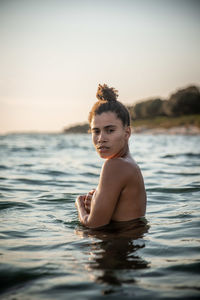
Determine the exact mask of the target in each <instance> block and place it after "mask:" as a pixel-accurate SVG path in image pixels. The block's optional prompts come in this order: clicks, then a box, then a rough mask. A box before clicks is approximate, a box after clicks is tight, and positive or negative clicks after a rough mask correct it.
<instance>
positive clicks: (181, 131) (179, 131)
mask: <svg viewBox="0 0 200 300" xmlns="http://www.w3.org/2000/svg"><path fill="white" fill-rule="evenodd" d="M132 133H134V134H147V135H148V134H153V135H158V134H166V135H200V128H199V127H197V126H193V125H191V126H176V127H171V128H163V127H157V128H147V127H145V126H141V127H140V126H138V127H135V128H134V127H133V128H132Z"/></svg>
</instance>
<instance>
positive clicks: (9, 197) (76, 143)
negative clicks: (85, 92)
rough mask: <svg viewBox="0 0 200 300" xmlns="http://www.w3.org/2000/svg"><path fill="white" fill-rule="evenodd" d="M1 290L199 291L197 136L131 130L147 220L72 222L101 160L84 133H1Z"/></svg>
mask: <svg viewBox="0 0 200 300" xmlns="http://www.w3.org/2000/svg"><path fill="white" fill-rule="evenodd" d="M0 142H1V146H0V172H1V173H0V197H1V200H0V238H1V239H0V263H1V265H0V283H1V288H0V289H1V295H0V298H1V299H13V300H14V299H15V300H16V299H18V300H20V299H31V300H32V299H95V300H96V299H176V298H181V299H198V298H199V296H200V276H199V275H200V210H199V209H200V137H199V136H167V135H163V136H162V135H158V136H153V135H152V136H151V135H135V136H132V137H131V141H130V150H131V153H132V154H133V156H134V158H135V159H136V161H137V162H138V164H139V165H140V167H141V169H142V172H143V175H144V180H145V185H146V190H147V195H148V206H147V215H146V219H147V221H148V226H149V228H147V227H146V228H145V230H141V231H140V230H139V232H137V230H136V231H135V232H134V230H133V231H128V230H127V231H126V230H124V231H123V232H122V233H120V232H115V231H114V230H113V231H112V230H111V231H102V232H101V231H100V232H93V231H91V230H87V229H85V228H83V227H82V226H80V224H79V222H78V218H77V212H76V209H75V206H74V202H75V199H76V196H77V195H79V194H83V193H86V192H88V191H89V190H90V189H92V188H95V186H96V185H97V183H98V178H99V172H100V168H101V165H102V160H101V159H99V157H98V156H97V154H96V153H95V151H94V149H93V146H92V143H91V140H90V136H89V135H62V134H60V135H56V134H54V135H53V134H52V135H47V134H46V135H42V134H38V135H37V134H35V135H34V134H32V135H28V134H26V135H25V134H24V135H22V134H18V135H7V136H1V138H0Z"/></svg>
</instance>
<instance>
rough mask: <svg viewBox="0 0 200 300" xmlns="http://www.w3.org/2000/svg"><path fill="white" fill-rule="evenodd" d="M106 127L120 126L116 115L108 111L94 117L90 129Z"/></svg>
mask: <svg viewBox="0 0 200 300" xmlns="http://www.w3.org/2000/svg"><path fill="white" fill-rule="evenodd" d="M108 125H115V126H117V125H122V122H121V120H120V119H119V118H118V117H117V115H116V113H114V112H111V111H108V112H103V113H101V114H97V115H94V117H93V119H92V122H91V127H99V126H101V127H102V126H108Z"/></svg>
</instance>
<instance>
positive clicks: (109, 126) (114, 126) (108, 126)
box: [104, 125, 117, 129]
mask: <svg viewBox="0 0 200 300" xmlns="http://www.w3.org/2000/svg"><path fill="white" fill-rule="evenodd" d="M116 127H117V126H116V125H107V126H105V127H104V128H105V129H110V128H116Z"/></svg>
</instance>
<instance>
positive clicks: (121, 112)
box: [88, 84, 130, 126]
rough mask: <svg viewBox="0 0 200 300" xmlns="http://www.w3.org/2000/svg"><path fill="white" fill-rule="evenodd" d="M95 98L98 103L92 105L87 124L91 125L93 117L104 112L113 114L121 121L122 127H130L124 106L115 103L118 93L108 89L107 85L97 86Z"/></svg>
mask: <svg viewBox="0 0 200 300" xmlns="http://www.w3.org/2000/svg"><path fill="white" fill-rule="evenodd" d="M96 97H97V99H98V101H97V102H96V103H95V104H94V105H93V107H92V109H91V111H90V113H89V117H88V121H89V124H91V122H92V119H93V117H94V116H96V115H100V114H102V113H104V112H113V113H115V114H116V115H117V118H118V119H120V120H121V121H122V124H123V126H130V115H129V112H128V110H127V108H126V107H125V105H123V104H122V103H121V102H119V101H117V97H118V91H117V90H116V89H114V88H113V87H108V86H107V84H103V85H101V84H99V86H98V89H97V93H96Z"/></svg>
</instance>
